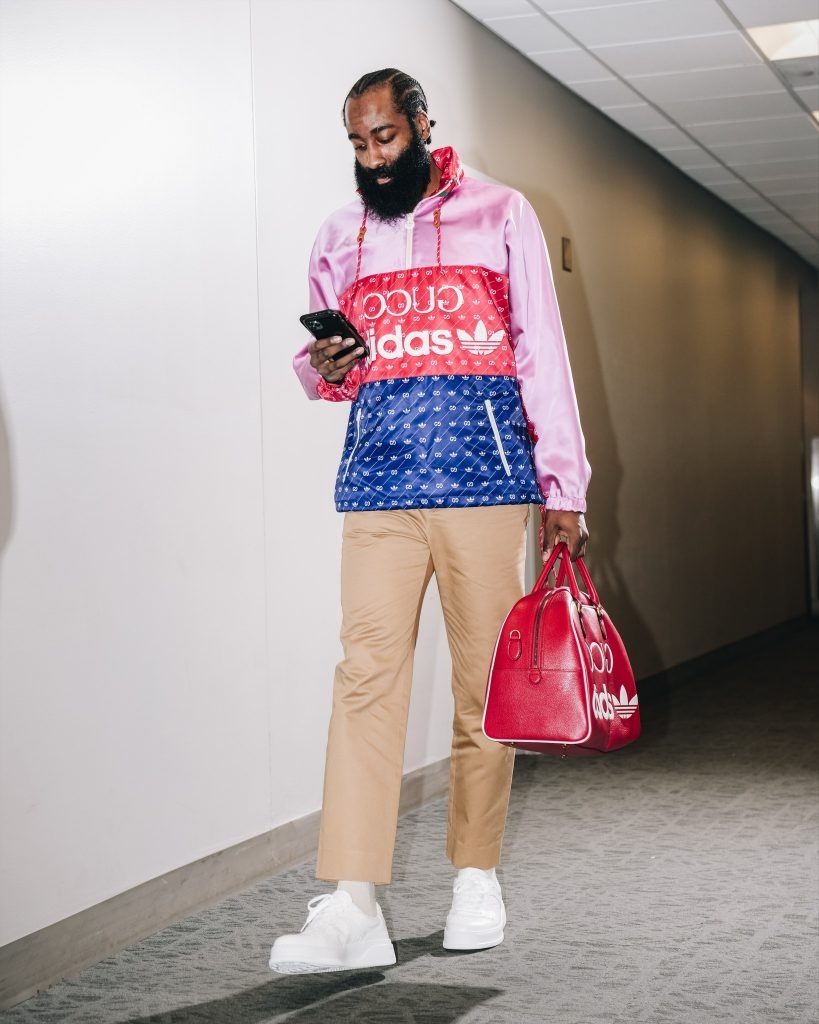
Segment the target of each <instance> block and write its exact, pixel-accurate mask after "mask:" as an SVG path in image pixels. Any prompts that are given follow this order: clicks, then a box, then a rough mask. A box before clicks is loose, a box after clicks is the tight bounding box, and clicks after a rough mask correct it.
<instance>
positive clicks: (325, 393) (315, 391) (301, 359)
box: [293, 231, 360, 402]
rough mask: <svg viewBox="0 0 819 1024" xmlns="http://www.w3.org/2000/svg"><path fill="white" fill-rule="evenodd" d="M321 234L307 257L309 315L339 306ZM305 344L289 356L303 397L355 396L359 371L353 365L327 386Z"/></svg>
mask: <svg viewBox="0 0 819 1024" xmlns="http://www.w3.org/2000/svg"><path fill="white" fill-rule="evenodd" d="M323 234H324V233H323V232H322V231H320V232H319V234H318V237H317V238H316V241H315V243H314V244H313V251H312V253H311V254H310V270H309V283H310V309H309V311H308V312H310V313H312V312H314V311H315V310H317V309H338V306H339V302H338V295H337V292H336V285H335V283H334V281H333V275H332V268H331V266H330V262H329V260H328V259H327V256H326V252H327V248H326V244H325V241H324V238H323ZM309 344H310V342H309V341H308V342H307V343H306V344H305V345H304V346H303V347H302V348H300V349H299V351H298V352H297V353H296V354H295V356H294V357H293V369H294V370H295V371H296V376H297V377H298V378H299V380H300V381H301V386H302V387H303V388H304V390H305V392H306V394H307V397H308V398H324V399H326V400H327V401H330V402H345V401H347V402H349V401H352V400H353V399H354V398H355V397H356V395H357V394H358V387H359V380H360V370H359V368H358V367H357V366H354V367H353V368H352V369H351V370H349V371H348V373H347V376H346V377H345V378H344V380H343V381H341V383H340V384H329V383H328V382H327V381H326V380H325V379H324V378H323V377H322V376H321V374H320V373H319V372H318V370H315V369H314V368H313V367H312V366H311V365H310V353H309V352H308V350H307V349H308V346H309Z"/></svg>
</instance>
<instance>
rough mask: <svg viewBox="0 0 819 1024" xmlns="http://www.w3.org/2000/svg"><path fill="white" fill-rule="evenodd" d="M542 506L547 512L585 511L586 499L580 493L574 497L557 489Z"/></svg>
mask: <svg viewBox="0 0 819 1024" xmlns="http://www.w3.org/2000/svg"><path fill="white" fill-rule="evenodd" d="M541 508H542V509H543V510H544V511H547V512H549V511H558V512H585V511H586V499H585V498H581V497H580V496H579V495H578V496H576V497H572V496H571V495H565V494H559V493H558V492H556V491H552V492H550V493H549V495H548V496H547V497H546V499H545V500H544V503H543V505H541Z"/></svg>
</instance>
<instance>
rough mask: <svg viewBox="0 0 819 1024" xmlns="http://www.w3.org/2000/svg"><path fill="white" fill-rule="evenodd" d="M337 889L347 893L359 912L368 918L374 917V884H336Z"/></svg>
mask: <svg viewBox="0 0 819 1024" xmlns="http://www.w3.org/2000/svg"><path fill="white" fill-rule="evenodd" d="M338 888H339V889H342V890H343V891H344V892H348V893H349V894H350V896H351V897H352V900H353V903H354V904H355V905H356V906H357V907H358V909H359V910H363V911H364V913H365V914H369V915H370V917H375V915H376V913H377V911H376V907H375V884H374V883H373V882H346V881H342V882H339V883H338Z"/></svg>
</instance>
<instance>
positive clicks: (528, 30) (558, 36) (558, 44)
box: [484, 14, 577, 53]
mask: <svg viewBox="0 0 819 1024" xmlns="http://www.w3.org/2000/svg"><path fill="white" fill-rule="evenodd" d="M484 24H485V25H486V27H487V28H491V29H492V31H493V32H497V34H498V35H499V36H500V37H501V38H502V39H505V40H506V42H507V43H511V44H512V46H515V47H517V49H519V50H520V51H521V53H534V52H536V51H540V50H572V49H577V43H574V42H572V40H571V39H569V37H568V36H567V35H566V34H565V33H563V32H561V31H560V29H559V28H556V27H555V26H554V25H553V24H552V23H551V22H550V21H547V20H546V18H544V17H543V15H542V14H522V15H518V16H517V17H514V18H487V19H486V21H484Z"/></svg>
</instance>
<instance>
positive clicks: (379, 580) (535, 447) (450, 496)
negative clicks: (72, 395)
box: [270, 68, 590, 972]
mask: <svg viewBox="0 0 819 1024" xmlns="http://www.w3.org/2000/svg"><path fill="white" fill-rule="evenodd" d="M343 118H344V125H345V128H346V130H347V133H348V138H349V139H350V141H351V143H352V145H353V149H354V151H355V177H356V182H357V184H358V196H357V198H356V199H355V200H354V201H353V202H351V203H350V204H349V205H347V206H345V207H343V208H342V209H341V210H339V211H337V212H336V213H334V214H332V215H331V216H330V217H329V219H328V220H327V221H326V222H325V223H324V225H323V226H322V228H321V230H320V231H319V234H318V237H317V239H316V242H315V246H314V248H313V253H312V258H311V262H310V303H311V307H310V308H311V311H315V310H318V309H322V308H340V309H341V311H342V312H343V313H344V314H345V315H346V316H347V317H348V319H349V320H350V321H351V323H352V324H353V325H354V326H355V327H356V329H357V330H358V332H359V334H360V335H361V336H362V338H364V339H366V347H362V346H361V345H360V344H359V343H358V342H356V341H354V340H353V339H352V338H341V337H333V338H329V339H324V340H322V341H314V342H312V343H311V344H309V345H307V346H305V348H304V349H302V350H301V351H300V352H299V353H298V354H297V355H296V357H295V360H294V368H295V370H296V372H297V374H298V376H299V378H300V380H301V383H302V384H303V386H304V389H305V391H306V392H307V395H308V397H310V398H323V399H326V400H329V401H350V402H352V407H351V412H350V419H349V425H348V428H347V436H346V440H345V444H344V451H343V454H342V459H341V465H340V468H339V472H338V478H337V483H336V507H337V508H338V510H339V511H343V512H345V513H346V515H345V522H344V533H343V547H342V570H341V574H342V579H341V589H342V610H343V623H342V632H341V639H342V643H343V647H344V658H343V660H342V661H341V663H340V664H339V665H338V667H337V669H336V675H335V682H334V693H333V713H332V719H331V723H330V730H329V737H328V743H327V760H326V766H325V783H324V802H323V807H322V817H321V832H320V839H319V851H318V861H317V867H316V875H317V877H318V878H321V879H328V880H333V881H336V882H337V883H338V887H337V889H336V890H335V892H332V893H327V894H324V895H321V896H318V897H316V898H315V899H313V900H311V902H310V904H309V913H308V917H307V922H306V924H305V926H304V927H303V928H302V930H301V932H300V933H298V934H294V935H285V936H282V937H280V938H279V939H277V940H276V942H275V943H274V945H273V949H272V951H271V956H270V966H271V967H272V968H273V969H274V970H277V971H281V972H303V971H329V970H340V969H344V968H353V967H375V966H383V965H387V964H392V963H394V962H395V953H394V950H393V946H392V943H391V941H390V938H389V935H388V932H387V928H386V925H385V923H384V919H383V916H382V914H381V909H380V907H379V906H378V904H377V903H376V901H375V885H376V884H385V883H388V882H389V881H390V879H391V870H392V856H393V847H394V841H395V830H396V824H397V815H398V797H399V790H400V784H401V774H402V766H403V752H404V738H405V731H406V719H407V710H408V704H409V693H410V685H411V676H412V658H413V652H414V647H415V639H416V633H417V625H418V616H419V612H420V606H421V601H422V598H423V594H424V591H425V588H426V586H427V583H428V582H429V579H430V577H431V575H432V573H433V572H434V573H435V574H436V578H437V582H438V589H439V592H440V596H441V603H442V606H443V611H444V617H445V621H446V628H447V634H448V638H449V645H450V650H451V653H452V663H453V676H452V687H453V695H454V700H455V716H454V724H453V742H452V758H451V777H450V790H449V814H448V836H447V855H448V857H449V859H450V860H451V862H452V863H453V865H454V867H455V868H456V869H458V870H457V875H456V878H455V882H454V887H453V890H454V891H453V903H452V909H451V910H450V912H449V915H448V916H447V920H446V926H445V931H444V942H443V944H444V947H445V948H447V949H479V948H489V947H491V946H494V945H497V944H498V943H499V942H501V941H502V939H503V928H504V925H505V922H506V912H505V908H504V904H503V899H502V896H501V891H500V885H499V883H498V880H497V877H496V874H495V867H496V866H497V865H498V863H499V861H500V849H501V842H502V839H503V831H504V826H505V820H506V811H507V805H508V800H509V791H510V786H511V781H512V768H513V760H514V751H513V750H512V749H511V748H508V747H505V746H502V745H501V744H497V743H493V742H492V741H490V740H488V739H487V738H486V737H485V736H484V735H483V732H482V728H481V723H482V713H483V697H484V690H485V686H486V679H487V672H488V668H489V664H490V660H491V656H492V650H493V647H494V643H495V640H496V638H497V634H498V630H499V628H500V625H501V623H502V621H503V619H504V617H505V615H506V613H507V612H508V611H509V609H510V608H511V607H512V605H513V604H514V603H515V601H517V600H518V599H519V598H520V597H521V596H522V594H523V565H524V551H525V534H526V524H527V519H528V515H529V506H530V504H531V503H535V504H539V505H542V506H544V507H545V510H546V511H545V513H544V515H545V519H544V523H545V529H544V534H543V536H544V543H545V544H546V545H547V547H549V548H551V547H552V546H553V544H554V543H555V542H556V539H557V538H558V536H561V537H563V538H564V539H565V540H567V542H568V544H569V547H570V550H571V553H572V556H573V558H577V557H578V555H580V554H581V553H582V551H583V549H584V545H585V543H586V540H587V538H588V533H587V531H586V527H585V523H584V519H583V512H584V511H585V508H586V505H585V492H586V486H587V484H588V480H589V476H590V469H589V465H588V462H587V461H586V457H585V449H584V441H583V435H582V432H581V429H580V423H579V418H578V412H577V404H576V401H575V395H574V389H573V384H572V378H571V371H570V368H569V362H568V357H567V353H566V345H565V341H564V337H563V331H562V327H561V323H560V315H559V312H558V308H557V302H556V298H555V293H554V286H553V283H552V277H551V271H550V268H549V262H548V256H547V254H546V249H545V246H544V242H543V236H542V233H541V230H540V226H539V224H538V222H537V218H536V216H535V214H534V211H533V210H532V208H531V207H530V206H529V204H528V203H527V202H526V200H525V199H524V198H523V196H522V195H520V193H518V192H515V191H514V190H512V189H509V188H505V187H502V186H499V185H494V184H487V183H484V182H479V181H476V180H473V179H470V178H467V177H465V176H464V174H463V171H462V169H461V167H460V163H459V160H458V156H457V154H456V153H455V151H454V150H452V149H449V148H445V149H439V150H436V151H434V152H432V153H431V154H430V152H429V150H428V147H429V145H430V141H431V140H430V132H431V129H432V127H433V125H434V122H433V121H430V119H429V117H428V114H427V102H426V97H425V96H424V93H423V90H422V89H421V87H420V85H419V84H418V82H416V81H415V80H414V79H412V78H410V77H409V76H408V75H406V74H404V73H403V72H400V71H397V70H396V69H394V68H388V69H385V70H383V71H377V72H373V73H371V74H369V75H365V76H364V77H363V78H362V79H360V80H359V81H358V82H357V83H356V84H355V85H354V86H353V88H352V89H351V90H350V93H349V94H348V96H347V99H346V101H345V104H344V110H343Z"/></svg>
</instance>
